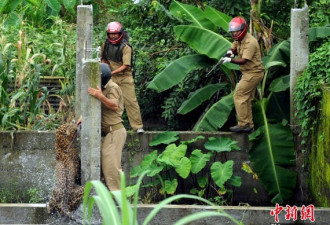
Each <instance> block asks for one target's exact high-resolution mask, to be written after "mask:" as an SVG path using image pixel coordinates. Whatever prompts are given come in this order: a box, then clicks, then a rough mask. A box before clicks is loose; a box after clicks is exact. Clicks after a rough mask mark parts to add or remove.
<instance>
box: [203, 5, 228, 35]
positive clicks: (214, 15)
mask: <svg viewBox="0 0 330 225" xmlns="http://www.w3.org/2000/svg"><path fill="white" fill-rule="evenodd" d="M205 15H206V16H207V18H208V19H209V20H211V21H212V22H213V23H214V24H215V25H216V26H217V27H221V28H222V29H223V30H225V31H228V25H229V22H230V20H231V17H230V16H228V15H226V14H224V13H222V12H219V11H218V10H216V9H215V8H213V7H210V6H205Z"/></svg>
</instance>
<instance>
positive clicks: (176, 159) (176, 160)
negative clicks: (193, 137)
mask: <svg viewBox="0 0 330 225" xmlns="http://www.w3.org/2000/svg"><path fill="white" fill-rule="evenodd" d="M186 151H187V145H179V146H176V145H175V144H170V145H168V146H167V147H166V148H165V150H164V151H163V152H162V154H160V155H159V156H158V158H157V161H158V162H160V163H165V164H166V165H169V166H173V167H177V166H178V165H179V164H180V160H181V159H182V158H183V157H184V156H185V155H186Z"/></svg>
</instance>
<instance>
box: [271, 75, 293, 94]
mask: <svg viewBox="0 0 330 225" xmlns="http://www.w3.org/2000/svg"><path fill="white" fill-rule="evenodd" d="M289 88H290V74H289V75H285V76H282V77H279V78H277V79H275V80H273V81H272V83H271V84H270V86H269V90H270V91H272V92H280V91H285V90H287V89H289Z"/></svg>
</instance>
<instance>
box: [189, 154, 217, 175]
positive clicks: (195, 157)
mask: <svg viewBox="0 0 330 225" xmlns="http://www.w3.org/2000/svg"><path fill="white" fill-rule="evenodd" d="M211 156H212V154H211V153H210V152H209V153H207V154H203V153H202V151H201V150H199V149H195V150H194V151H193V152H192V153H191V155H190V162H191V172H192V173H194V174H197V173H199V172H200V171H201V170H202V169H203V168H204V167H205V165H206V163H207V162H208V161H210V158H211Z"/></svg>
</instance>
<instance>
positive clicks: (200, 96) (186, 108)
mask: <svg viewBox="0 0 330 225" xmlns="http://www.w3.org/2000/svg"><path fill="white" fill-rule="evenodd" d="M226 85H227V84H226V83H218V84H209V85H206V86H205V87H202V88H200V89H198V90H196V91H195V92H193V93H191V94H190V95H189V97H188V99H187V100H186V101H184V102H183V103H182V105H181V106H180V108H179V109H178V113H179V114H183V115H184V114H187V113H188V112H190V111H192V110H193V109H195V108H196V107H198V106H199V105H200V104H202V103H203V102H204V101H205V100H208V99H210V98H211V97H212V95H213V94H214V93H215V92H217V91H219V90H220V89H222V88H224V87H225V86H226Z"/></svg>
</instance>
